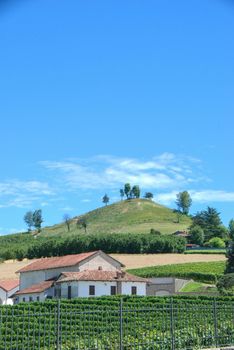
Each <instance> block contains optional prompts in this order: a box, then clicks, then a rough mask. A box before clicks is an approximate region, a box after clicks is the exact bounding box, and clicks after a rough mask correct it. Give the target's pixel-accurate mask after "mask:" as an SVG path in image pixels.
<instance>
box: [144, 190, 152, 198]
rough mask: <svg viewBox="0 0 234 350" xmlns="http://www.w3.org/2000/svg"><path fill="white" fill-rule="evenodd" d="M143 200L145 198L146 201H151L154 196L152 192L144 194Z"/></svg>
mask: <svg viewBox="0 0 234 350" xmlns="http://www.w3.org/2000/svg"><path fill="white" fill-rule="evenodd" d="M144 198H146V199H153V198H154V195H153V193H152V192H146V193H145V195H144Z"/></svg>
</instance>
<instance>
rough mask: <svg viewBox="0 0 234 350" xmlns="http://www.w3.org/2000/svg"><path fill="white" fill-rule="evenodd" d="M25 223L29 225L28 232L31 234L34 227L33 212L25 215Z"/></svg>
mask: <svg viewBox="0 0 234 350" xmlns="http://www.w3.org/2000/svg"><path fill="white" fill-rule="evenodd" d="M24 221H25V222H26V224H27V225H28V231H29V232H30V231H31V230H32V227H33V226H34V221H33V212H32V211H27V213H26V214H25V215H24Z"/></svg>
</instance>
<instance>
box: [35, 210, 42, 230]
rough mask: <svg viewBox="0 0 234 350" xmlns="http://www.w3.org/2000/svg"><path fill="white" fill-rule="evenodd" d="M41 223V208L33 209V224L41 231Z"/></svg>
mask: <svg viewBox="0 0 234 350" xmlns="http://www.w3.org/2000/svg"><path fill="white" fill-rule="evenodd" d="M42 223H43V219H42V211H41V209H38V210H35V211H34V213H33V225H34V227H35V228H36V229H37V230H38V232H40V231H41V224H42Z"/></svg>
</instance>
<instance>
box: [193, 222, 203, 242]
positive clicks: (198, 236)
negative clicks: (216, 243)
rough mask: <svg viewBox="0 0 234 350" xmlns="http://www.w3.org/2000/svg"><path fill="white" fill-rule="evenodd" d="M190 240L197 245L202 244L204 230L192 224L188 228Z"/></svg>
mask: <svg viewBox="0 0 234 350" xmlns="http://www.w3.org/2000/svg"><path fill="white" fill-rule="evenodd" d="M190 242H191V243H194V244H198V245H203V243H204V231H203V229H202V228H201V227H200V226H193V227H192V228H191V229H190Z"/></svg>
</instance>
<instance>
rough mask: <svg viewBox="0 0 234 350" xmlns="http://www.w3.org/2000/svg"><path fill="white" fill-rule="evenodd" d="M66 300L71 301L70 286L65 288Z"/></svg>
mask: <svg viewBox="0 0 234 350" xmlns="http://www.w3.org/2000/svg"><path fill="white" fill-rule="evenodd" d="M67 298H68V299H71V286H68V288H67Z"/></svg>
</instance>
